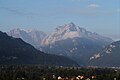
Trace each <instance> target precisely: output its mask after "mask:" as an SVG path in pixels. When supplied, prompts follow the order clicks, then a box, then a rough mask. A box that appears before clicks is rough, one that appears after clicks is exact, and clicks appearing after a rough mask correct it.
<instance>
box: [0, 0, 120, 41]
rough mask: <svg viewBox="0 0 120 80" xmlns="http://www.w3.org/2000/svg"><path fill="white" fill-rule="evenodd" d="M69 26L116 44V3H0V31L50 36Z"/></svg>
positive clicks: (119, 27) (119, 14)
mask: <svg viewBox="0 0 120 80" xmlns="http://www.w3.org/2000/svg"><path fill="white" fill-rule="evenodd" d="M70 22H73V23H75V24H76V25H79V26H82V27H83V28H85V29H87V30H89V31H92V32H97V33H99V34H101V35H105V36H108V37H111V38H113V39H114V40H118V39H119V40H120V0H0V30H1V31H8V30H11V29H13V28H21V29H37V30H41V31H45V32H51V31H53V30H54V28H56V27H57V26H59V25H63V24H66V23H70Z"/></svg>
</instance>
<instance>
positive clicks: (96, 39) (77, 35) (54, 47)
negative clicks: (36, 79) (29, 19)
mask: <svg viewBox="0 0 120 80" xmlns="http://www.w3.org/2000/svg"><path fill="white" fill-rule="evenodd" d="M111 42H112V39H110V38H107V37H103V36H101V35H99V34H97V33H92V32H90V31H87V30H86V29H84V28H81V27H79V26H76V25H75V24H74V23H69V24H65V25H63V26H59V27H58V28H56V30H55V31H54V32H53V33H51V34H50V35H48V36H47V37H46V38H44V39H43V41H42V49H43V51H44V52H47V53H50V54H57V55H64V56H67V57H69V58H71V59H73V60H75V61H77V62H78V63H80V64H81V63H83V64H85V65H86V63H87V62H88V61H89V57H90V56H91V55H93V54H94V53H96V52H98V51H100V50H101V49H102V48H103V47H105V46H106V45H108V44H109V43H111Z"/></svg>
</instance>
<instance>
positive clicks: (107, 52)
mask: <svg viewBox="0 0 120 80" xmlns="http://www.w3.org/2000/svg"><path fill="white" fill-rule="evenodd" d="M119 61H120V41H116V42H113V43H111V44H110V45H108V46H106V47H105V48H104V49H103V50H101V51H100V52H98V53H97V54H94V55H93V56H92V57H90V63H91V64H90V65H95V66H120V62H119Z"/></svg>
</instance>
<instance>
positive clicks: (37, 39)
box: [7, 28, 47, 48]
mask: <svg viewBox="0 0 120 80" xmlns="http://www.w3.org/2000/svg"><path fill="white" fill-rule="evenodd" d="M7 34H8V35H9V36H12V37H15V38H21V39H22V40H24V41H25V42H27V43H29V44H31V45H33V46H34V47H36V48H37V47H38V46H40V45H41V41H42V39H43V38H44V37H45V36H46V35H47V34H45V33H44V32H42V31H37V30H32V29H31V30H22V29H19V28H17V29H13V30H10V31H9V32H7Z"/></svg>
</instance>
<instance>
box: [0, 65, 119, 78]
mask: <svg viewBox="0 0 120 80" xmlns="http://www.w3.org/2000/svg"><path fill="white" fill-rule="evenodd" d="M58 79H60V80H120V70H119V69H115V68H114V69H113V68H76V67H48V66H39V65H37V66H32V65H1V66H0V80H58Z"/></svg>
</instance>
